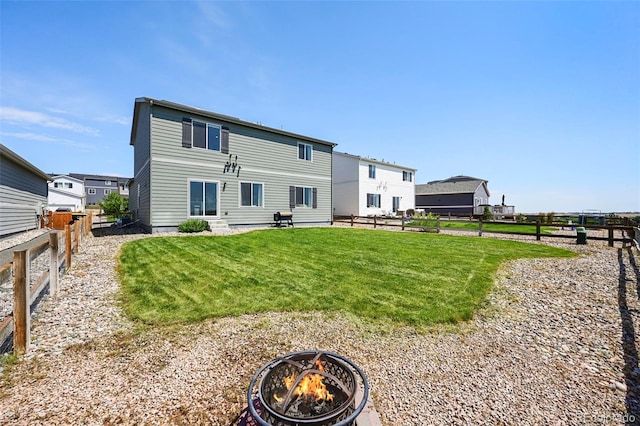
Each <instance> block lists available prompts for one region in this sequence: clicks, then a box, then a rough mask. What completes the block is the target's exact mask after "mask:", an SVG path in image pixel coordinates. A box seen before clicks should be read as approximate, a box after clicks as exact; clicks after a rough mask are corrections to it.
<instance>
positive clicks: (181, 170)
mask: <svg viewBox="0 0 640 426" xmlns="http://www.w3.org/2000/svg"><path fill="white" fill-rule="evenodd" d="M130 144H131V146H133V149H134V177H133V182H132V184H131V186H130V188H129V190H130V198H129V208H130V210H131V211H132V212H134V214H135V219H136V220H138V221H139V223H140V224H141V225H142V226H143V227H144V228H145V229H146V230H147V231H149V232H152V233H157V232H165V231H175V230H177V228H178V225H180V224H181V223H182V222H184V221H186V220H187V219H202V220H206V221H208V222H209V223H210V225H211V226H212V227H214V226H215V227H227V226H245V225H269V224H272V223H273V222H274V215H275V214H276V213H277V212H282V211H287V212H291V211H292V212H293V223H294V225H299V224H328V223H330V222H331V220H332V214H331V154H332V152H333V147H334V146H335V145H336V144H334V143H331V142H327V141H323V140H320V139H315V138H312V137H308V136H302V135H299V134H295V133H291V132H287V131H284V130H279V129H274V128H269V127H266V126H262V125H260V124H256V123H251V122H247V121H242V120H240V119H238V118H234V117H229V116H226V115H221V114H218V113H215V112H211V111H205V110H203V109H199V108H194V107H191V106H186V105H180V104H177V103H173V102H169V101H164V100H156V99H150V98H138V99H136V100H135V103H134V110H133V124H132V128H131V141H130Z"/></svg>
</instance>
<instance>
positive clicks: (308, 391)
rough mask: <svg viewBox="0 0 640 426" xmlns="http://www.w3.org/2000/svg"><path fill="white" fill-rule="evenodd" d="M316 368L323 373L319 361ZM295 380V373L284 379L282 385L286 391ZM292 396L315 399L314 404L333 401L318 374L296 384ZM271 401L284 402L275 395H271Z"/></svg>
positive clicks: (307, 376)
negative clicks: (285, 387)
mask: <svg viewBox="0 0 640 426" xmlns="http://www.w3.org/2000/svg"><path fill="white" fill-rule="evenodd" d="M316 367H317V369H318V370H319V371H322V372H323V373H324V367H323V366H322V363H321V362H320V360H316ZM295 380H296V375H295V373H292V374H291V375H290V376H289V377H285V378H284V384H285V385H286V386H287V390H289V389H291V387H292V386H293V382H295ZM293 395H294V396H296V397H303V398H312V397H313V398H315V400H316V402H318V401H323V400H326V401H333V394H331V393H329V391H328V390H327V385H325V384H324V383H322V375H321V374H318V373H314V374H307V375H306V376H304V378H303V379H302V380H301V381H300V383H298V386H296V388H295V389H294V391H293ZM273 399H275V400H276V401H278V402H282V401H284V398H280V397H279V396H278V395H276V394H275V393H274V394H273Z"/></svg>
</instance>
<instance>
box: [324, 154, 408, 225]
mask: <svg viewBox="0 0 640 426" xmlns="http://www.w3.org/2000/svg"><path fill="white" fill-rule="evenodd" d="M415 175H416V169H413V168H411V167H404V166H399V165H396V164H392V163H387V162H384V161H378V160H375V159H372V158H366V157H361V156H358V155H351V154H347V153H342V152H334V153H333V172H332V177H333V208H334V213H335V214H336V215H352V214H353V215H355V216H373V215H376V216H377V215H393V214H395V213H396V212H398V211H406V210H409V209H414V208H415Z"/></svg>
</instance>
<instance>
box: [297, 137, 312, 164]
mask: <svg viewBox="0 0 640 426" xmlns="http://www.w3.org/2000/svg"><path fill="white" fill-rule="evenodd" d="M312 152H313V145H310V144H307V143H300V142H298V158H299V159H300V160H306V161H311V160H312V158H311V154H312Z"/></svg>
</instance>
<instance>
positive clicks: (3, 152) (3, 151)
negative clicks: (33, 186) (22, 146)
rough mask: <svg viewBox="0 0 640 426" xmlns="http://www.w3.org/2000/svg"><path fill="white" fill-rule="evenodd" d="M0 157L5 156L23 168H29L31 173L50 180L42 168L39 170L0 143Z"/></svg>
mask: <svg viewBox="0 0 640 426" xmlns="http://www.w3.org/2000/svg"><path fill="white" fill-rule="evenodd" d="M0 157H5V158H7V159H8V160H9V161H12V162H14V163H17V164H19V165H20V166H22V167H24V168H25V169H27V170H29V171H30V172H31V173H33V174H34V175H36V176H38V177H39V178H41V179H44V180H46V181H47V182H49V181H50V180H51V179H49V175H48V174H46V173H45V172H43V171H42V170H40V169H39V168H37V167H36V166H34V165H33V164H31V163H30V162H28V161H27V160H25V159H24V158H22V157H20V156H19V155H18V154H16V153H15V152H13V151H11V150H10V149H9V148H7V147H6V146H4V145H3V144H1V143H0Z"/></svg>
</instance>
